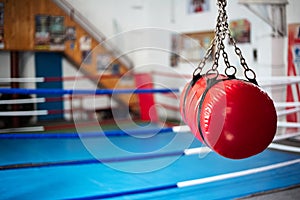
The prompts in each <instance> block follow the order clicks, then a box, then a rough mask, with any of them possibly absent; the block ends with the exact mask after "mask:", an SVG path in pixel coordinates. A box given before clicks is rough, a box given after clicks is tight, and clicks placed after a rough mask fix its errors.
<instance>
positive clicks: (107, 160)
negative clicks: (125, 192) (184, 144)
mask: <svg viewBox="0 0 300 200" xmlns="http://www.w3.org/2000/svg"><path fill="white" fill-rule="evenodd" d="M207 152H210V149H209V148H207V147H199V148H192V149H184V150H183V151H182V150H181V151H173V152H164V153H150V154H143V155H137V156H126V157H113V158H101V159H85V160H69V161H56V162H37V163H19V164H9V165H2V166H0V171H4V170H15V169H26V168H42V167H61V166H71V165H88V164H98V163H115V162H128V161H137V160H147V159H155V158H163V157H171V156H191V155H195V154H200V153H207Z"/></svg>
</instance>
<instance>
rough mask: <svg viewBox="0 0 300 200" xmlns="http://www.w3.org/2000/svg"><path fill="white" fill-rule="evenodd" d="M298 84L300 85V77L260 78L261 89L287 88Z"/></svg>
mask: <svg viewBox="0 0 300 200" xmlns="http://www.w3.org/2000/svg"><path fill="white" fill-rule="evenodd" d="M296 83H300V76H277V77H276V76H275V77H274V76H273V77H263V78H262V77H261V78H260V86H261V87H272V86H286V85H291V84H296Z"/></svg>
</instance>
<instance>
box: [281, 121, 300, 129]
mask: <svg viewBox="0 0 300 200" xmlns="http://www.w3.org/2000/svg"><path fill="white" fill-rule="evenodd" d="M277 127H281V128H300V123H296V122H277Z"/></svg>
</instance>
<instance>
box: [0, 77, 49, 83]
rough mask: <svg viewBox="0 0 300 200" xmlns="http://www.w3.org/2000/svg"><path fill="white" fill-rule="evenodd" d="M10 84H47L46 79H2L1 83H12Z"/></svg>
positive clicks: (0, 79)
mask: <svg viewBox="0 0 300 200" xmlns="http://www.w3.org/2000/svg"><path fill="white" fill-rule="evenodd" d="M10 82H18V83H40V82H45V78H42V77H40V78H0V83H10Z"/></svg>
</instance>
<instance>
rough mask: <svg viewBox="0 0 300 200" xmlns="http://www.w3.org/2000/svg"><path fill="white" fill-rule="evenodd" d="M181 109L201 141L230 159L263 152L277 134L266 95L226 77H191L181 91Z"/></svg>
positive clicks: (254, 85)
mask: <svg viewBox="0 0 300 200" xmlns="http://www.w3.org/2000/svg"><path fill="white" fill-rule="evenodd" d="M180 110H181V115H182V117H183V120H184V121H185V123H186V124H188V125H189V126H190V128H191V131H192V133H193V134H194V135H195V136H196V137H197V138H198V139H199V140H200V141H202V142H203V143H205V144H206V145H207V146H208V147H210V148H211V149H212V150H214V151H215V152H217V153H218V154H220V155H222V156H224V157H227V158H231V159H242V158H247V157H250V156H253V155H255V154H258V153H260V152H262V151H263V150H265V149H266V148H267V147H268V145H269V144H270V143H271V142H272V140H273V137H274V135H275V133H276V128H277V115H276V110H275V107H274V104H273V101H272V99H271V98H270V97H269V96H268V95H267V93H266V92H264V91H263V90H262V89H261V88H259V87H258V86H257V85H256V84H254V83H251V82H250V81H245V80H239V79H235V78H228V77H227V76H225V75H217V76H215V75H213V77H212V75H203V76H199V77H198V78H194V79H193V80H192V81H191V82H189V83H188V84H187V85H186V86H185V88H184V90H183V92H182V95H181V100H180Z"/></svg>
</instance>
